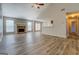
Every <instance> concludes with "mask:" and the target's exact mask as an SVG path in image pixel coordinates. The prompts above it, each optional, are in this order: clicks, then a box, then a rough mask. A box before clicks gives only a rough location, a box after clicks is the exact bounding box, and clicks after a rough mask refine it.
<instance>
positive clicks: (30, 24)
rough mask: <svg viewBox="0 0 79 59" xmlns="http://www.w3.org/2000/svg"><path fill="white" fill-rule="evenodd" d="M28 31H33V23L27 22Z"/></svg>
mask: <svg viewBox="0 0 79 59" xmlns="http://www.w3.org/2000/svg"><path fill="white" fill-rule="evenodd" d="M27 31H32V22H30V21H28V22H27Z"/></svg>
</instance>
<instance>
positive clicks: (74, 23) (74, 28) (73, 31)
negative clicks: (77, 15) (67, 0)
mask: <svg viewBox="0 0 79 59" xmlns="http://www.w3.org/2000/svg"><path fill="white" fill-rule="evenodd" d="M71 32H72V33H76V22H72V23H71Z"/></svg>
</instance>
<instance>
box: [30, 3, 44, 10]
mask: <svg viewBox="0 0 79 59" xmlns="http://www.w3.org/2000/svg"><path fill="white" fill-rule="evenodd" d="M42 6H44V3H34V4H33V5H32V7H34V8H38V9H40V8H41V7H42Z"/></svg>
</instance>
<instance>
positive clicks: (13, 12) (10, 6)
mask: <svg viewBox="0 0 79 59" xmlns="http://www.w3.org/2000/svg"><path fill="white" fill-rule="evenodd" d="M32 5H33V4H32V3H4V4H2V10H3V15H4V16H9V17H18V18H24V19H30V20H36V19H37V18H38V17H39V14H40V13H41V12H43V11H44V10H45V9H46V8H47V6H48V5H49V4H45V6H44V7H42V8H40V9H36V8H32Z"/></svg>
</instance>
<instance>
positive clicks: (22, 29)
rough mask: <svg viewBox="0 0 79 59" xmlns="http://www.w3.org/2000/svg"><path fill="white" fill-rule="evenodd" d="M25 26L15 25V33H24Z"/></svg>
mask: <svg viewBox="0 0 79 59" xmlns="http://www.w3.org/2000/svg"><path fill="white" fill-rule="evenodd" d="M25 28H26V27H25V26H24V25H18V26H17V33H25V32H26V31H25Z"/></svg>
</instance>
